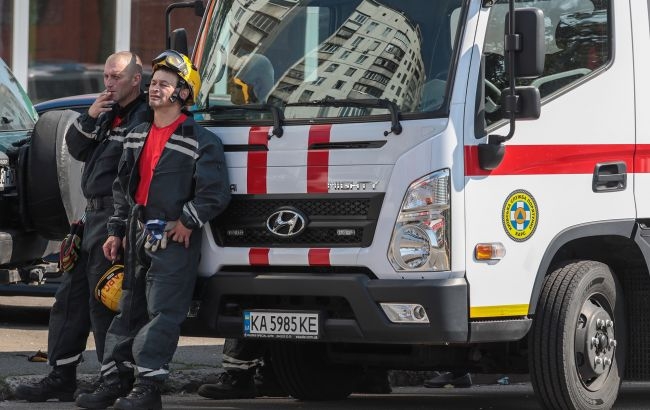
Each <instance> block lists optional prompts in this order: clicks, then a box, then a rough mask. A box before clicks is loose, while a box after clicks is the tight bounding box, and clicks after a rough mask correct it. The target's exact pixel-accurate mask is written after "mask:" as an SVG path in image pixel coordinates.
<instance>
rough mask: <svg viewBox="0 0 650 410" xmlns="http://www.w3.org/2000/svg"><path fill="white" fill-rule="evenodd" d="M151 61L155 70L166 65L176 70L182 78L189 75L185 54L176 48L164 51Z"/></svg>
mask: <svg viewBox="0 0 650 410" xmlns="http://www.w3.org/2000/svg"><path fill="white" fill-rule="evenodd" d="M151 63H152V65H153V70H154V71H156V69H157V68H158V67H160V66H165V67H168V68H171V69H172V70H174V71H176V72H177V73H178V74H180V75H181V77H182V78H187V76H188V75H189V69H188V67H187V64H186V63H185V60H183V55H182V54H181V53H178V52H176V51H174V50H167V51H164V52H163V53H162V54H160V55H159V56H158V57H156V58H154V59H153V60H151Z"/></svg>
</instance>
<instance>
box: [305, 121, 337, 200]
mask: <svg viewBox="0 0 650 410" xmlns="http://www.w3.org/2000/svg"><path fill="white" fill-rule="evenodd" d="M331 130H332V126H331V125H329V124H324V125H312V126H311V127H309V142H308V147H311V146H312V145H313V144H328V143H329V142H330V131H331ZM329 156H330V153H329V150H312V149H308V151H307V192H308V193H319V192H327V179H328V172H329Z"/></svg>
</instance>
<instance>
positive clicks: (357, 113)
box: [339, 107, 370, 117]
mask: <svg viewBox="0 0 650 410" xmlns="http://www.w3.org/2000/svg"><path fill="white" fill-rule="evenodd" d="M369 111H370V110H369V109H368V108H365V107H343V108H341V111H340V112H339V116H340V117H363V116H366V115H368V114H369Z"/></svg>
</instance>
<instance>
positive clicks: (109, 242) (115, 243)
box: [102, 236, 122, 262]
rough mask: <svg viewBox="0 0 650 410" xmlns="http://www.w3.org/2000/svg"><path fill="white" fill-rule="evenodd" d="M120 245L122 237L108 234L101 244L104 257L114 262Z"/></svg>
mask: <svg viewBox="0 0 650 410" xmlns="http://www.w3.org/2000/svg"><path fill="white" fill-rule="evenodd" d="M121 245H122V238H120V237H118V236H109V237H108V239H106V242H104V245H102V250H103V251H104V257H106V259H108V260H109V261H111V262H115V261H116V260H118V259H119V257H120V252H119V251H120V246H121Z"/></svg>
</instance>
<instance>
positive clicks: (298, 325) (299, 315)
mask: <svg viewBox="0 0 650 410" xmlns="http://www.w3.org/2000/svg"><path fill="white" fill-rule="evenodd" d="M319 334H320V326H319V314H318V312H270V311H258V310H247V311H244V337H261V338H277V339H318V337H319Z"/></svg>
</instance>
